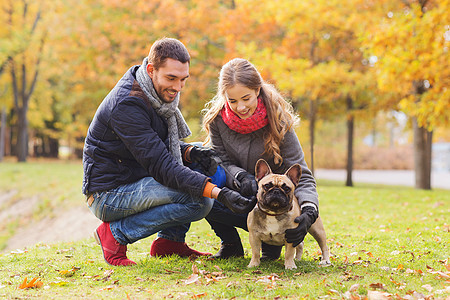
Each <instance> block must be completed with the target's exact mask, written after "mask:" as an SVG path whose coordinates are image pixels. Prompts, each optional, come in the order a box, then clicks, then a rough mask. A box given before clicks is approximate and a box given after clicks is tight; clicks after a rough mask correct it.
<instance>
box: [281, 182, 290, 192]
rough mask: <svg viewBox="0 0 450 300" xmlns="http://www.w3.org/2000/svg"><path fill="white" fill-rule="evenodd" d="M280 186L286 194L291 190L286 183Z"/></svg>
mask: <svg viewBox="0 0 450 300" xmlns="http://www.w3.org/2000/svg"><path fill="white" fill-rule="evenodd" d="M281 188H282V189H283V191H284V192H285V193H286V194H288V193H290V192H291V188H290V187H288V186H287V184H283V185H282V186H281Z"/></svg>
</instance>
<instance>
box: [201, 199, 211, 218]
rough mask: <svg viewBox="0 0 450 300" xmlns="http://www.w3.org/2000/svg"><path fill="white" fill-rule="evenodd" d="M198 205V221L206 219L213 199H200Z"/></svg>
mask: <svg viewBox="0 0 450 300" xmlns="http://www.w3.org/2000/svg"><path fill="white" fill-rule="evenodd" d="M199 204H200V212H199V220H200V219H203V218H204V217H206V216H207V215H208V214H209V212H210V211H211V209H212V207H213V204H214V199H211V198H206V197H202V198H201V199H200V201H199Z"/></svg>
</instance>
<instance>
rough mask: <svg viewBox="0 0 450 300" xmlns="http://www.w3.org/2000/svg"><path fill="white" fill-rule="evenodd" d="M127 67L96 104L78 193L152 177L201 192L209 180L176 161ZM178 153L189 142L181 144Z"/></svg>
mask: <svg viewBox="0 0 450 300" xmlns="http://www.w3.org/2000/svg"><path fill="white" fill-rule="evenodd" d="M138 67H139V66H134V67H132V68H130V69H129V70H128V71H127V73H126V74H125V75H124V76H123V77H122V79H120V81H119V82H118V83H117V84H116V86H115V87H114V88H113V89H112V90H111V92H110V93H109V94H108V95H107V96H106V98H105V99H104V100H103V102H102V103H101V104H100V106H99V108H98V109H97V112H96V113H95V116H94V119H93V120H92V122H91V124H90V126H89V129H88V132H87V136H86V141H85V145H84V149H83V169H84V178H83V193H84V194H86V195H88V194H91V193H93V192H100V191H106V190H109V189H113V188H116V187H118V186H120V185H122V184H126V183H131V182H135V181H137V180H139V179H141V178H143V177H146V176H151V177H153V178H154V179H156V180H157V181H158V182H159V183H161V184H163V185H165V186H168V187H171V188H174V189H177V190H179V191H183V192H186V193H189V194H191V195H193V196H201V195H202V193H203V189H204V186H205V185H206V182H207V181H208V180H209V179H208V178H207V177H206V176H205V175H203V174H200V173H198V172H195V171H193V170H191V169H190V168H188V167H186V166H183V165H181V164H179V163H177V162H176V160H175V158H174V157H173V156H172V154H171V153H170V152H169V150H168V149H169V140H168V129H167V123H166V121H165V120H164V119H162V118H161V117H160V116H158V115H157V113H156V111H155V110H154V109H153V108H152V107H151V105H150V102H149V100H148V98H147V97H146V96H145V94H144V92H143V91H142V90H141V88H140V86H139V84H138V83H137V81H136V79H135V74H136V71H137V69H138ZM180 144H181V152H182V153H184V150H185V149H186V147H187V146H188V144H186V143H183V142H181V143H180Z"/></svg>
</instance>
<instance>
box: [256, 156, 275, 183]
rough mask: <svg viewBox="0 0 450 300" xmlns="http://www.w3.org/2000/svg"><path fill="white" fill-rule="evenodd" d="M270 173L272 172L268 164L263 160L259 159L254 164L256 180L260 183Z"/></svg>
mask: <svg viewBox="0 0 450 300" xmlns="http://www.w3.org/2000/svg"><path fill="white" fill-rule="evenodd" d="M270 173H272V170H271V169H270V167H269V164H268V163H267V162H266V161H265V160H264V159H262V158H260V159H259V160H258V161H257V162H256V166H255V175H256V180H258V181H260V180H261V179H262V178H263V177H265V176H266V175H268V174H270Z"/></svg>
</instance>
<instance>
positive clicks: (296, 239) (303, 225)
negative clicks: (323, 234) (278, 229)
mask: <svg viewBox="0 0 450 300" xmlns="http://www.w3.org/2000/svg"><path fill="white" fill-rule="evenodd" d="M318 217H319V212H318V211H317V210H316V209H315V208H314V207H311V206H305V207H303V208H302V213H301V214H300V216H298V217H297V218H295V220H294V222H295V223H298V226H297V228H293V229H287V230H286V232H285V233H286V242H288V243H292V246H293V247H297V246H298V244H300V243H301V242H303V239H304V238H305V236H306V234H307V233H308V230H309V228H310V227H311V225H312V224H314V222H315V221H316V220H317V218H318Z"/></svg>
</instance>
